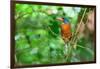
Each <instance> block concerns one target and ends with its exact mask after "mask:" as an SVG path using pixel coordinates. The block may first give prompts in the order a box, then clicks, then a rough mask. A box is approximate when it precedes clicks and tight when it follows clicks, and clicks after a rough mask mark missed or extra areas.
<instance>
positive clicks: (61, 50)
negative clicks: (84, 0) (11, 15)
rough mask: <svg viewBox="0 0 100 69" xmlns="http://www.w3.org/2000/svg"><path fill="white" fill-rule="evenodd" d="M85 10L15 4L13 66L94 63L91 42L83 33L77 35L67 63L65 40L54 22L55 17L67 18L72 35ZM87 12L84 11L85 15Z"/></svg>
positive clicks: (57, 23)
mask: <svg viewBox="0 0 100 69" xmlns="http://www.w3.org/2000/svg"><path fill="white" fill-rule="evenodd" d="M84 9H85V8H83V7H67V6H66V7H63V6H48V5H34V4H16V8H15V20H16V22H15V24H16V35H15V63H16V65H26V64H56V63H72V62H84V61H93V60H94V45H93V43H94V42H93V40H92V39H91V38H90V37H86V38H85V37H82V36H81V35H82V34H81V35H80V36H79V35H78V36H79V38H78V40H77V43H76V44H75V45H76V48H73V49H72V56H70V57H69V58H70V59H69V60H70V61H69V62H67V61H66V57H65V56H64V54H65V47H64V41H63V40H62V37H61V33H60V25H61V24H62V23H61V22H59V21H57V20H56V18H57V17H67V18H68V19H69V21H70V24H71V27H72V33H74V32H75V31H76V27H77V24H78V23H79V21H80V19H81V17H82V14H83V12H84ZM89 9H90V8H87V12H86V15H87V13H88V12H89V11H90V10H89ZM86 19H87V17H86V16H85V18H84V21H83V22H86ZM69 47H70V46H69ZM66 50H67V48H66ZM66 54H69V53H67V52H66Z"/></svg>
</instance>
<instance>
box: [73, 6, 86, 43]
mask: <svg viewBox="0 0 100 69" xmlns="http://www.w3.org/2000/svg"><path fill="white" fill-rule="evenodd" d="M86 10H87V8H85V10H84V13H83V15H82V18H81V20H80V22H79V26H78V27H77V29H76V32H75V34H74V37H73V39H72V40H71V42H72V43H73V42H74V40H75V38H76V37H75V36H77V34H78V31H79V29H80V26H81V24H82V21H83V18H84V17H85V13H86Z"/></svg>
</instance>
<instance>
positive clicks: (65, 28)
mask: <svg viewBox="0 0 100 69" xmlns="http://www.w3.org/2000/svg"><path fill="white" fill-rule="evenodd" d="M57 20H59V21H61V22H62V23H61V24H60V28H61V37H62V39H63V40H64V42H65V43H67V42H68V41H70V39H71V36H72V33H71V24H70V22H69V20H68V18H57Z"/></svg>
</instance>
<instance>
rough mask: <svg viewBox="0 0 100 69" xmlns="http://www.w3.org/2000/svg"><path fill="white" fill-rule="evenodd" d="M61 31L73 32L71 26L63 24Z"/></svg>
mask: <svg viewBox="0 0 100 69" xmlns="http://www.w3.org/2000/svg"><path fill="white" fill-rule="evenodd" d="M61 30H62V31H64V32H65V31H66V32H69V31H71V26H70V24H62V25H61Z"/></svg>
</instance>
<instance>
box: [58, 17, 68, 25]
mask: <svg viewBox="0 0 100 69" xmlns="http://www.w3.org/2000/svg"><path fill="white" fill-rule="evenodd" d="M57 20H59V21H62V22H63V23H64V24H67V23H69V20H68V18H57Z"/></svg>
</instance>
